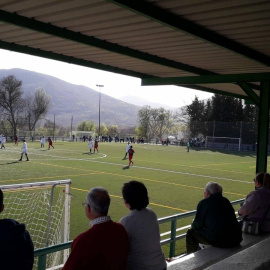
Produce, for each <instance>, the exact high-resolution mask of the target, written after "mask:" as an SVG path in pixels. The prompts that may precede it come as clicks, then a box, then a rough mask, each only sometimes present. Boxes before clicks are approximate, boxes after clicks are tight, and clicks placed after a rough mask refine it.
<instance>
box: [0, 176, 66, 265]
mask: <svg viewBox="0 0 270 270" xmlns="http://www.w3.org/2000/svg"><path fill="white" fill-rule="evenodd" d="M70 184H71V180H59V181H47V182H37V183H26V184H15V185H4V186H0V188H1V189H2V191H3V193H4V204H5V210H4V211H3V213H2V214H1V216H2V218H12V219H15V220H17V221H18V222H20V223H24V224H25V225H26V229H27V230H28V232H29V233H30V235H31V238H32V240H33V243H34V247H35V249H40V248H44V247H48V246H51V245H56V244H60V243H65V242H68V241H69V221H70ZM67 257H68V250H65V251H58V252H55V253H51V254H48V255H47V265H46V269H48V268H52V269H59V268H58V267H57V266H60V265H63V263H64V262H65V261H66V259H67ZM33 269H37V259H36V258H35V262H34V268H33Z"/></svg>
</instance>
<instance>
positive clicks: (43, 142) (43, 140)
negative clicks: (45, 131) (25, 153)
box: [40, 136, 45, 148]
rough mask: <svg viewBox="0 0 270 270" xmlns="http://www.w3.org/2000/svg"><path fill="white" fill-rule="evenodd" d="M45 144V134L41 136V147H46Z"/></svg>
mask: <svg viewBox="0 0 270 270" xmlns="http://www.w3.org/2000/svg"><path fill="white" fill-rule="evenodd" d="M44 144H45V138H44V136H43V137H42V138H41V140H40V147H41V148H42V147H44Z"/></svg>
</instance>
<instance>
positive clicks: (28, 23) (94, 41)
mask: <svg viewBox="0 0 270 270" xmlns="http://www.w3.org/2000/svg"><path fill="white" fill-rule="evenodd" d="M0 21H3V22H7V23H10V24H14V25H16V26H20V27H24V28H28V29H31V30H34V31H38V32H42V33H46V34H49V35H53V36H57V37H60V38H63V39H67V40H72V41H75V42H78V43H81V44H85V45H89V46H93V47H97V48H100V49H103V50H107V51H110V52H114V53H118V54H122V55H126V56H130V57H133V58H137V59H140V60H143V61H148V62H152V63H156V64H159V65H163V66H167V67H171V68H175V69H180V70H184V71H187V72H191V73H194V74H200V75H211V74H216V73H214V72H211V71H207V70H204V69H201V68H197V67H194V66H190V65H186V64H183V63H180V62H176V61H173V60H168V59H166V58H162V57H158V56H155V55H151V54H148V53H145V52H141V51H138V50H134V49H131V48H128V47H124V46H121V45H118V44H115V43H110V42H108V41H105V40H101V39H98V38H95V37H91V36H87V35H83V34H81V33H79V32H74V31H70V30H67V29H65V28H61V27H58V26H54V25H51V24H49V23H44V22H40V21H37V20H35V19H29V18H27V17H24V16H20V15H17V14H13V13H9V12H6V11H4V10H0Z"/></svg>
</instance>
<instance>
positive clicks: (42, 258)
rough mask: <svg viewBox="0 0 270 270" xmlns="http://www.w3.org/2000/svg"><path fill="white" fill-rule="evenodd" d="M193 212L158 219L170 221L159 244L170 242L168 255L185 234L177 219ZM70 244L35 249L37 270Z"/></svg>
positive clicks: (165, 221)
mask: <svg viewBox="0 0 270 270" xmlns="http://www.w3.org/2000/svg"><path fill="white" fill-rule="evenodd" d="M242 202H244V199H241V200H236V201H232V202H231V204H232V205H237V204H240V203H242ZM195 214H196V210H193V211H189V212H186V213H182V214H177V215H173V216H169V217H164V218H159V219H158V223H159V224H163V223H167V222H171V231H170V232H169V233H168V234H170V238H168V239H164V240H161V241H160V243H161V245H167V244H170V252H169V257H174V256H175V243H176V241H177V240H180V239H182V238H185V236H186V233H183V234H180V235H177V228H176V222H177V220H178V219H183V218H187V217H190V216H195ZM187 227H190V226H186V227H182V228H184V229H186V228H187ZM182 228H180V229H182ZM71 244H72V241H70V242H67V243H63V244H58V245H54V246H50V247H46V248H41V249H37V250H35V257H38V270H45V269H46V257H47V254H50V253H54V252H57V251H61V250H65V249H68V248H70V247H71Z"/></svg>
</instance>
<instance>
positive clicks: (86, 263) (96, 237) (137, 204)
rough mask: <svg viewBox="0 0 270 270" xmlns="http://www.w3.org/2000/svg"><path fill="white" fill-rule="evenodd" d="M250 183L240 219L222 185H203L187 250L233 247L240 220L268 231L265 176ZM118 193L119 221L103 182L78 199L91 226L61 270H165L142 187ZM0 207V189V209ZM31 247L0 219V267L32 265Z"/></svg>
mask: <svg viewBox="0 0 270 270" xmlns="http://www.w3.org/2000/svg"><path fill="white" fill-rule="evenodd" d="M128 146H129V144H128V145H127V147H128ZM130 149H132V147H131V146H130V147H129V149H128V151H129V150H130ZM126 153H127V152H126ZM128 153H129V152H128ZM124 158H126V155H125V156H124ZM254 183H255V190H254V191H252V192H251V193H249V194H248V195H247V197H246V199H245V201H244V203H243V205H242V206H241V207H240V209H239V211H238V213H239V216H240V219H241V221H240V222H239V221H238V220H237V218H236V215H235V211H234V209H233V207H232V205H231V203H230V201H229V200H228V199H227V198H225V197H224V196H223V188H222V186H221V185H219V184H218V183H216V182H208V183H207V184H206V186H205V188H204V192H203V194H204V195H203V197H204V198H203V199H202V200H201V201H200V202H199V203H198V206H197V212H196V215H195V218H194V220H193V222H192V224H191V228H190V229H188V230H187V234H186V254H190V253H194V252H197V251H198V250H200V248H201V247H200V244H203V245H213V246H216V247H221V248H229V247H235V246H238V245H239V244H240V243H241V241H242V230H241V225H242V222H243V221H244V220H249V221H256V222H258V223H259V229H260V232H270V211H269V208H270V175H269V174H268V173H259V174H257V175H256V177H255V178H254ZM122 197H123V202H124V205H125V206H126V207H127V209H128V210H129V213H128V214H127V215H126V216H124V217H123V218H121V219H120V221H119V223H118V222H114V221H112V220H111V218H110V216H108V211H109V206H110V201H111V200H110V196H109V193H108V191H107V190H106V189H104V188H103V187H94V188H91V189H90V191H89V193H88V194H87V196H86V199H85V202H84V203H83V206H84V208H85V215H86V217H87V218H88V219H89V220H90V228H89V229H88V230H87V231H85V232H83V233H81V234H80V235H78V236H77V237H76V238H75V239H74V241H73V243H72V247H71V253H70V255H69V257H68V259H67V261H66V263H65V265H64V267H63V270H80V269H99V270H107V269H113V270H137V269H145V270H165V269H167V262H166V259H165V256H164V254H163V252H162V249H161V245H160V232H159V224H158V221H157V216H156V214H155V212H154V211H153V210H152V209H150V208H148V205H149V196H148V191H147V188H146V186H145V185H144V184H143V183H142V182H138V181H130V182H127V183H124V184H123V186H122ZM3 210H4V202H3V192H2V191H1V190H0V212H2V211H3ZM33 251H34V248H33V243H32V240H31V237H30V235H29V233H28V232H27V231H26V229H25V226H24V224H20V223H18V222H17V221H15V220H12V219H1V220H0V265H1V269H3V270H4V269H10V270H13V269H24V270H28V269H29V270H30V269H32V266H33Z"/></svg>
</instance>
